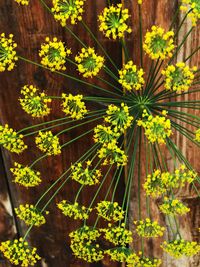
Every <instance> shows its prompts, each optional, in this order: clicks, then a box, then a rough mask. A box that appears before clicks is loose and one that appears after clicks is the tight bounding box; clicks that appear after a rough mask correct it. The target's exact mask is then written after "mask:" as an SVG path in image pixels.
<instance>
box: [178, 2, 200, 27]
mask: <svg viewBox="0 0 200 267" xmlns="http://www.w3.org/2000/svg"><path fill="white" fill-rule="evenodd" d="M180 9H181V10H182V11H184V12H188V11H189V10H190V9H192V11H191V12H190V13H189V14H188V16H189V17H190V18H191V19H192V25H193V26H196V25H197V22H198V20H199V19H200V2H199V0H182V5H181V7H180Z"/></svg>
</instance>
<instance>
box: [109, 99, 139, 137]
mask: <svg viewBox="0 0 200 267" xmlns="http://www.w3.org/2000/svg"><path fill="white" fill-rule="evenodd" d="M106 113H107V116H106V117H105V118H104V121H105V122H108V123H110V124H111V125H112V126H113V127H114V132H121V133H124V132H125V130H126V129H127V128H128V127H130V126H131V123H132V121H133V119H134V118H133V116H131V115H130V114H129V108H128V106H127V105H126V104H124V103H121V107H118V106H115V105H109V106H108V109H107V111H106Z"/></svg>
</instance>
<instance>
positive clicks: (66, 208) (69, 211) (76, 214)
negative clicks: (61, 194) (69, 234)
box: [57, 200, 92, 220]
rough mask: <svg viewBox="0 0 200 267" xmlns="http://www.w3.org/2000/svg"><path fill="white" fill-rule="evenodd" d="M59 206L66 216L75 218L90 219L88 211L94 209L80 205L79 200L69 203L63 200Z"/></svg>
mask: <svg viewBox="0 0 200 267" xmlns="http://www.w3.org/2000/svg"><path fill="white" fill-rule="evenodd" d="M57 206H58V208H59V209H60V210H62V213H63V214H64V215H65V216H69V217H73V218H74V219H75V220H77V219H79V220H86V219H88V217H89V215H88V213H90V212H91V211H92V209H87V208H86V207H85V206H80V205H79V204H78V202H75V203H74V204H69V203H67V201H66V200H62V201H61V202H60V203H58V204H57Z"/></svg>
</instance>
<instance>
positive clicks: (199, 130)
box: [194, 129, 200, 142]
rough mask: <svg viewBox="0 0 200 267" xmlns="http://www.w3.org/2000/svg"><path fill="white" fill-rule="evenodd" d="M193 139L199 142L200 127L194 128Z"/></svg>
mask: <svg viewBox="0 0 200 267" xmlns="http://www.w3.org/2000/svg"><path fill="white" fill-rule="evenodd" d="M194 140H196V141H197V142H200V129H198V130H196V132H195V138H194Z"/></svg>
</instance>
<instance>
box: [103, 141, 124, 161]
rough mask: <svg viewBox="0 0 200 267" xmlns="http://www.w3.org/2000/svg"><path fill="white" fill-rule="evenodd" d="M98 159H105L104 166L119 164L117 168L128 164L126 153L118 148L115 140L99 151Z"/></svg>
mask: <svg viewBox="0 0 200 267" xmlns="http://www.w3.org/2000/svg"><path fill="white" fill-rule="evenodd" d="M98 157H99V158H100V159H103V158H105V160H104V161H103V165H112V164H115V163H116V164H117V166H125V165H126V164H127V162H128V157H127V155H126V154H125V152H124V151H123V150H122V149H120V148H119V147H118V146H117V143H116V141H115V140H113V142H110V143H105V144H104V145H103V146H102V147H101V148H100V149H99V150H98Z"/></svg>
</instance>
